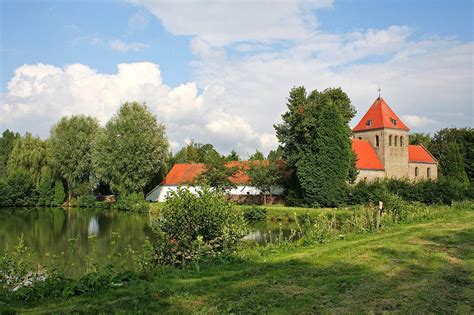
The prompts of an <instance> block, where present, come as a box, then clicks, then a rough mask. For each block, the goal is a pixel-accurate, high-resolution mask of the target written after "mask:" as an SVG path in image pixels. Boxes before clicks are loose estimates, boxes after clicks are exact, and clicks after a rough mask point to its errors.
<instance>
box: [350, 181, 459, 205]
mask: <svg viewBox="0 0 474 315" xmlns="http://www.w3.org/2000/svg"><path fill="white" fill-rule="evenodd" d="M387 194H395V195H397V196H399V197H400V198H402V199H403V200H404V201H407V202H422V203H424V204H448V205H449V204H451V203H452V202H453V201H459V200H462V199H464V198H466V196H467V194H468V191H467V187H466V185H465V184H462V183H460V182H459V181H457V180H455V179H452V178H445V177H441V178H438V180H436V181H433V180H424V181H416V182H413V181H409V180H406V179H385V180H376V181H359V182H358V183H357V184H355V185H353V186H352V187H351V190H350V198H349V202H350V203H351V204H354V205H355V204H361V205H364V204H372V205H376V204H377V203H378V202H379V201H384V197H385V196H387Z"/></svg>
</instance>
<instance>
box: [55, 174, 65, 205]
mask: <svg viewBox="0 0 474 315" xmlns="http://www.w3.org/2000/svg"><path fill="white" fill-rule="evenodd" d="M65 198H66V192H65V191H64V185H63V182H62V181H61V180H56V181H55V182H54V203H55V204H56V205H57V206H59V205H61V204H62V203H63V202H64V199H65Z"/></svg>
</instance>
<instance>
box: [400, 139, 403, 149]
mask: <svg viewBox="0 0 474 315" xmlns="http://www.w3.org/2000/svg"><path fill="white" fill-rule="evenodd" d="M400 146H401V147H403V136H400Z"/></svg>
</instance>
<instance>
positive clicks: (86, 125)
mask: <svg viewBox="0 0 474 315" xmlns="http://www.w3.org/2000/svg"><path fill="white" fill-rule="evenodd" d="M98 131H99V123H98V121H97V119H95V118H92V117H88V116H84V115H78V116H71V117H63V118H61V120H59V122H58V123H57V124H55V125H54V126H53V127H52V128H51V136H50V140H51V157H52V160H53V165H54V168H55V169H56V170H57V172H58V173H59V175H60V176H61V177H62V178H64V180H65V182H66V186H67V195H68V203H69V204H70V203H71V199H72V197H73V196H74V195H75V192H76V189H77V188H78V187H79V186H81V187H83V186H84V185H85V184H89V186H90V189H89V190H90V191H91V190H92V186H93V184H94V181H93V178H92V176H93V166H92V148H93V145H94V139H95V137H96V136H97V133H98Z"/></svg>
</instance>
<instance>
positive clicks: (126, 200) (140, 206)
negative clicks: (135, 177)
mask: <svg viewBox="0 0 474 315" xmlns="http://www.w3.org/2000/svg"><path fill="white" fill-rule="evenodd" d="M114 207H115V208H116V209H118V210H124V211H133V212H148V210H149V209H150V205H149V204H148V203H147V202H146V201H145V197H143V194H141V193H131V194H130V195H122V196H119V198H118V200H117V202H116V203H115V205H114Z"/></svg>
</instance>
